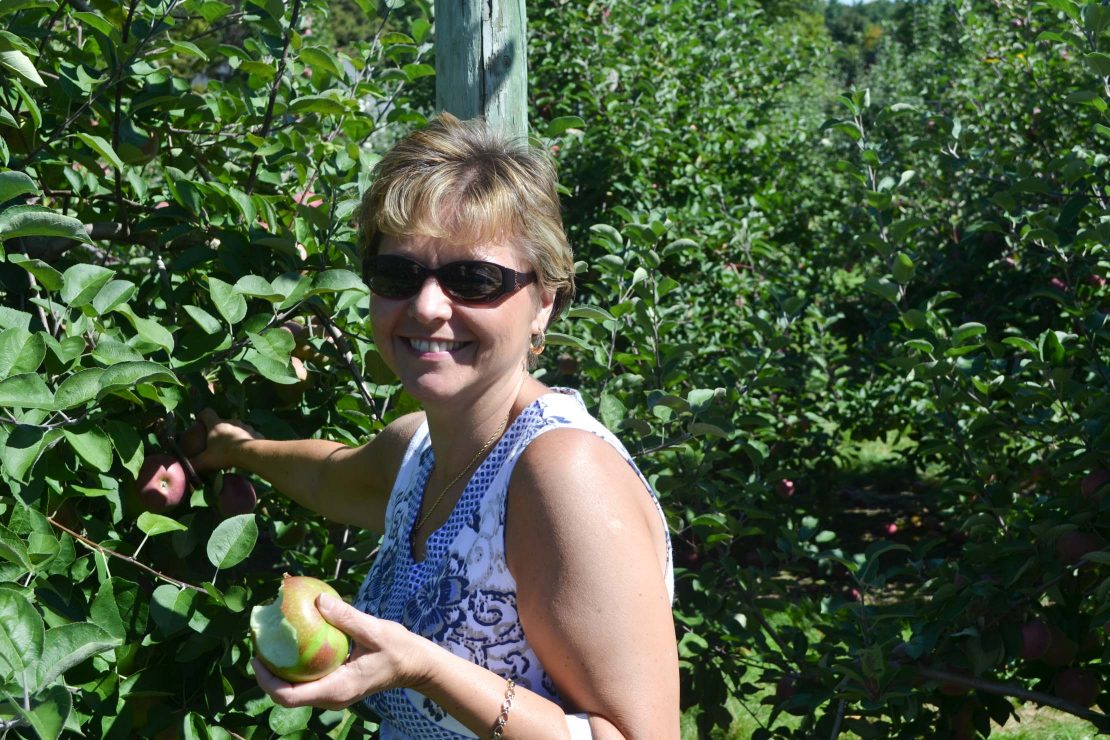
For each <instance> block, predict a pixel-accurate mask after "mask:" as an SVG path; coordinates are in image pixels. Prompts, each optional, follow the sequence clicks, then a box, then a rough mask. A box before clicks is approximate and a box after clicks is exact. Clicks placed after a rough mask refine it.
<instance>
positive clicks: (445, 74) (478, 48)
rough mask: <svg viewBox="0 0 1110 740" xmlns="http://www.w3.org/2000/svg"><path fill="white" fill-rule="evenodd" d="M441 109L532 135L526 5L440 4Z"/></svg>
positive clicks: (509, 1)
mask: <svg viewBox="0 0 1110 740" xmlns="http://www.w3.org/2000/svg"><path fill="white" fill-rule="evenodd" d="M435 14H436V17H435V27H436V32H435V33H436V107H437V108H438V109H439V110H445V111H448V112H449V113H453V114H454V115H456V116H458V117H459V118H462V119H467V118H474V117H475V116H482V115H484V116H485V117H486V120H487V121H489V122H490V123H491V124H493V125H494V126H498V127H500V128H501V129H502V131H503V132H504V133H505V135H506V136H508V137H510V138H517V137H521V138H523V137H524V136H527V135H528V104H527V101H528V54H527V51H528V47H527V37H526V35H525V28H526V24H527V19H526V17H525V14H524V0H436V3H435Z"/></svg>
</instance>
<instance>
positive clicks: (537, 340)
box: [529, 329, 547, 357]
mask: <svg viewBox="0 0 1110 740" xmlns="http://www.w3.org/2000/svg"><path fill="white" fill-rule="evenodd" d="M529 345H530V348H529V351H530V352H531V353H532V355H533V356H534V357H539V356H540V355H542V354H543V351H544V349H545V348H546V347H547V334H545V333H544V331H543V329H540V331H539V333H538V334H533V335H532V340H531V341H530V342H529Z"/></svg>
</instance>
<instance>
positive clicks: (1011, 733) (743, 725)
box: [682, 691, 1107, 740]
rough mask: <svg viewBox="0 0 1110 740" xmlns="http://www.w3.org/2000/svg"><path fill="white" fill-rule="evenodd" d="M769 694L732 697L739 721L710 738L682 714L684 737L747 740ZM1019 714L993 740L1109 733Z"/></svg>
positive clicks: (1030, 709) (786, 721)
mask: <svg viewBox="0 0 1110 740" xmlns="http://www.w3.org/2000/svg"><path fill="white" fill-rule="evenodd" d="M769 693H770V691H765V692H762V693H760V694H757V695H755V696H753V697H750V698H749V700H748V701H747V702H745V704H746V705H747V709H745V708H744V705H743V704H742V703H741V702H740V700H738V699H737V698H735V697H729V699H728V702H727V706H728V709H729V712H730V714H732V716H733V717H735V718H736V720H735V721H734V722H733V724H732V727H731V728H729V730H728V731H727V732H722V731H718V732H715V733H713V735H712V736H711V738H708V739H703V738H702V737H701V736H700V735H698V730H697V723H696V720H695V718H694V715H693V713H689V712H688V713H687V714H685V715H683V717H682V740H747V739H748V738H750V737H751V736H752V734H753V733H754V732H755V731H756V730H757V729H759V728H760V727H763V726H765V725H766V722H767V718H768V717H769V716H770V714H771V709H770V707H768V706H766V705H762V704H760V703H759V702H760V700H761V699H763V697H764V696H766V695H767V694H769ZM748 710H751V711H750V712H749V711H748ZM752 713H754V714H755V717H753V716H752ZM1018 717H1019V719H1011V720H1010V721H1009V722H1007V723H1006V724H1005V725H1004V726H1002V727H999V726H998V725H993V726H992V730H991V734H990V737H991V738H992V740H1095V739H1096V738H1105V737H1107V736H1106V735H1105V734H1102V735H1100V734H1099V732H1098V730H1096V729H1095V727H1094V725H1092V724H1090V723H1089V722H1087V721H1085V720H1082V719H1080V718H1078V717H1073V716H1072V715H1070V714H1065V713H1063V712H1058V711H1056V710H1055V709H1052V708H1050V707H1038V706H1037V705H1035V704H1025V705H1023V706H1021V707H1019V708H1018ZM799 722H800V720H799V719H797V718H795V717H791V716H789V715H780V716H779V718H778V721H777V722H776V725H775V726H776V727H781V728H784V729H785V728H794V727H797V725H798V724H799ZM858 738H859V736H858V735H856V734H855V733H852V732H844V733H842V734H841V735H840V740H853V739H854V740H858Z"/></svg>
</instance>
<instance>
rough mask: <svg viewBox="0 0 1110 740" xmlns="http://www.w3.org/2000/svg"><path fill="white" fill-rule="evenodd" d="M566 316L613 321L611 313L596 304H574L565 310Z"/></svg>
mask: <svg viewBox="0 0 1110 740" xmlns="http://www.w3.org/2000/svg"><path fill="white" fill-rule="evenodd" d="M567 318H571V319H592V320H594V321H614V320H615V319H614V318H613V314H611V313H609V312H608V311H606V310H605V309H604V308H598V307H597V306H575V307H574V308H572V309H570V310H569V311H567Z"/></svg>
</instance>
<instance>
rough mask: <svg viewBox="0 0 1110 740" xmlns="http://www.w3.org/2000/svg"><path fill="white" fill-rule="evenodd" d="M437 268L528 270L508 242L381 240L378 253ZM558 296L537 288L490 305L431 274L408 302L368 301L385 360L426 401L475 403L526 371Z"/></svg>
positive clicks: (530, 287) (374, 298)
mask: <svg viewBox="0 0 1110 740" xmlns="http://www.w3.org/2000/svg"><path fill="white" fill-rule="evenodd" d="M378 253H379V254H382V255H398V256H402V257H407V258H409V259H411V260H414V261H416V262H418V263H420V264H421V265H423V266H424V267H426V268H429V269H435V268H438V267H442V266H443V265H446V264H448V263H451V262H457V261H460V260H482V261H485V262H493V263H495V264H498V265H501V266H503V267H508V268H510V269H513V270H516V271H518V272H531V271H532V266H531V265H529V264H527V263H526V261H525V260H524V258H523V256H522V254H521V253H520V250H518V249H516V248H515V247H513V246H512V245H511V244H508V243H501V242H489V243H485V244H479V245H467V246H462V245H459V244H457V243H453V242H452V241H451V240H448V239H438V238H435V237H426V236H412V237H394V236H388V235H386V236H383V237H382V240H381V244H380V248H379V250H378ZM553 300H554V294H553V293H551V292H544V291H541V290H540V288H539V287H538V285H536V284H535V283H533V284H531V285H528V286H525V287H524V288H522V289H520V290H517V291H516V292H515V293H511V294H509V295H506V296H503V297H502V298H500V299H499V300H497V301H495V302H493V303H488V304H480V305H474V304H468V303H463V302H460V301H457V300H455V299H453V298H451V296H449V295H448V294H447V293H445V292H444V290H443V288H442V287H441V286H440V284H439V283H438V281H437V280H436V279H435V278H433V277H429V278H428V279H426V280H425V281H424V284H423V285H422V286H421V288H420V291H419V292H418V293H417V294H416V295H414V296H413V297H411V298H399V299H393V298H385V297H382V296H379V295H376V294H375V295H373V296H372V297H371V299H370V320H371V324H372V326H373V331H374V341H375V343H376V344H377V347H378V351H379V352H380V353H381V355H382V359H384V360H385V363H386V364H387V365H388V366H389V367H390V368H391V369H392V370H393V371H394V372H396V373H397V375H398V376H399V377H400V379H401V383H402V384H403V385H404V387H405V390H406V391H408V392H409V393H410V394H411V395H412V396H413V397H414V398H416V399H417V400H418V401H420V402H421V403H425V404H427V403H433V404H434V403H436V402H441V403H442V402H458V401H467V400H468V399H470V400H471V402H472V400H473V399H476V398H477V397H478V396H480V395H481V394H482V393H484V392H485V391H486V390H487V389H489V388H493V387H496V386H497V384H498V383H501V382H515V381H516V380H518V379H519V377H520V374H521V372H522V371H523V367H524V361H525V357H526V354H527V351H528V343H529V340H530V339H531V336H532V334H534V333H536V332H538V331H539V330H541V329H543V328H544V327H545V326H546V325H547V318H548V316H549V315H550V313H551V309H552V302H553Z"/></svg>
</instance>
